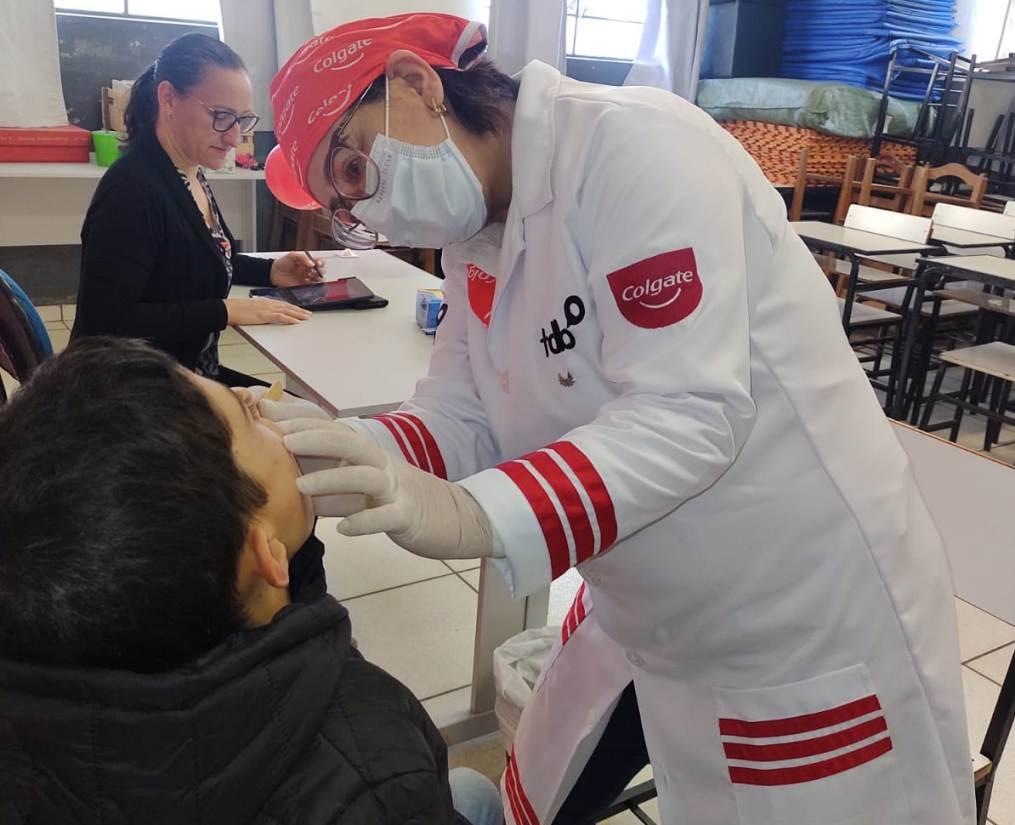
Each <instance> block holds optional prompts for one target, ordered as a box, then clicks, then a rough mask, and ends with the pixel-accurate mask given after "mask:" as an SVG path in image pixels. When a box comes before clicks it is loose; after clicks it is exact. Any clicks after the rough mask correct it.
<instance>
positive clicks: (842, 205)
mask: <svg viewBox="0 0 1015 825" xmlns="http://www.w3.org/2000/svg"><path fill="white" fill-rule="evenodd" d="M851 160H855V165H854V166H853V167H851V168H850V167H847V171H846V177H845V179H844V180H843V183H842V189H841V190H840V192H839V203H838V207H837V208H836V223H842V222H843V221H844V220H845V218H846V212H847V210H848V209H849V206H850V204H853V203H858V204H860V205H861V206H872V205H873V206H877V207H879V208H881V209H892V210H894V211H896V212H901V211H904V210H906V209H908V208H909V202H910V200H911V199H912V196H913V188H912V183H913V174H914V173H913V167H912V165H911V164H907V163H904V162H902V161H899V160H898V159H896V158H888V157H885V158H867V159H866V161H864V162H863V163H861V162H860V159H859V158H854V159H851ZM879 172H880V173H881V174H882V175H893V176H894V179H889V180H885V179H884V178H883V177H882V178H881V179H878V177H877V175H878V173H879Z"/></svg>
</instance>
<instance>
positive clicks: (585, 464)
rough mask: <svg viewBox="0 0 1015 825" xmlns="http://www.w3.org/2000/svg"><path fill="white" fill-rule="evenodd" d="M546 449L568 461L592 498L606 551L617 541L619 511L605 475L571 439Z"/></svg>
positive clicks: (603, 550) (600, 535)
mask: <svg viewBox="0 0 1015 825" xmlns="http://www.w3.org/2000/svg"><path fill="white" fill-rule="evenodd" d="M546 449H548V450H553V451H554V452H555V453H557V455H559V456H560V457H561V458H563V459H564V461H566V462H567V464H568V466H569V467H570V468H571V470H572V471H573V472H574V474H575V475H576V476H577V477H578V480H579V481H580V482H581V484H582V486H583V487H584V488H585V492H586V493H588V496H589V498H590V499H591V500H592V509H593V510H595V513H596V520H597V521H598V522H599V538H600V541H599V552H600V553H605V552H606V551H607V550H609V549H610V547H612V546H613V544H614V543H615V542H616V541H617V513H616V511H615V510H614V507H613V499H612V498H611V496H610V491H609V490H607V489H606V483H605V482H604V481H603V477H602V476H601V475H599V471H598V470H597V469H596V468H595V467H594V466H593V465H592V462H591V461H589V458H588V456H587V455H585V453H583V452H582V451H581V450H579V449H578V448H577V447H576V446H575V445H574V444H572V443H571V442H570V441H558V442H557V443H556V444H551V445H550V446H549V447H547V448H546Z"/></svg>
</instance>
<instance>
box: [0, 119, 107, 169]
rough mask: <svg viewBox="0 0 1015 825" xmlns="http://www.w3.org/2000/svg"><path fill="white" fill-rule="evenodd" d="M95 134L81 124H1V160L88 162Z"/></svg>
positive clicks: (19, 161) (18, 161) (7, 161)
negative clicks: (36, 126) (41, 126)
mask: <svg viewBox="0 0 1015 825" xmlns="http://www.w3.org/2000/svg"><path fill="white" fill-rule="evenodd" d="M91 148H92V133H91V132H89V131H88V130H87V129H82V128H81V127H80V126H52V127H49V128H45V129H14V128H8V127H0V163H88V152H89V151H90V150H91Z"/></svg>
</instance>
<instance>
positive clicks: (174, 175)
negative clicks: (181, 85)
mask: <svg viewBox="0 0 1015 825" xmlns="http://www.w3.org/2000/svg"><path fill="white" fill-rule="evenodd" d="M137 149H138V150H139V151H140V152H141V153H142V154H143V155H144V157H145V159H146V160H147V161H148V162H149V163H151V164H152V169H153V170H154V171H155V172H156V173H157V174H158V176H159V178H160V179H161V180H162V182H163V183H164V184H165V185H166V188H167V189H168V191H169V193H170V195H171V197H172V200H173V201H174V202H175V204H176V206H177V207H178V208H179V209H181V210H182V211H183V214H184V215H185V216H186V218H187V223H189V224H190V227H191V229H193V230H194V233H195V234H196V236H197V238H198V239H199V240H200V241H201V242H202V243H203V244H204V245H205V246H206V247H207V248H208V249H209V250H210V251H211V252H212V253H213V254H214V257H215V262H216V264H218V266H219V268H220V269H221V270H222V275H223V276H225V275H226V272H225V267H224V265H223V264H222V258H221V253H220V250H219V248H218V245H217V244H216V243H215V239H214V238H212V236H211V232H209V231H208V226H207V224H205V222H204V215H202V214H201V210H200V209H198V208H197V204H196V203H195V201H194V197H193V195H191V194H190V191H189V190H188V189H187V184H186V183H184V182H183V178H182V177H181V176H180V172H179V170H178V169H177V168H176V166H174V165H173V161H172V160H171V159H170V157H169V155H168V154H167V153H166V150H165V149H163V148H162V144H161V143H159V140H158V138H157V137H156V136H155V135H154V134H151V135H146V136H145V137H143V138H141V140H140V141H139V142H138V145H137ZM211 208H212V209H215V210H217V209H218V207H217V205H216V204H214V203H212V205H211ZM218 217H219V221H220V223H221V225H222V231H223V232H224V233H225V235H226V237H227V238H228V239H229V243H230V244H235V241H234V240H233V236H232V233H231V232H230V231H229V228H228V227H227V226H226V223H225V219H224V218H223V217H222V213H221V212H219V213H218Z"/></svg>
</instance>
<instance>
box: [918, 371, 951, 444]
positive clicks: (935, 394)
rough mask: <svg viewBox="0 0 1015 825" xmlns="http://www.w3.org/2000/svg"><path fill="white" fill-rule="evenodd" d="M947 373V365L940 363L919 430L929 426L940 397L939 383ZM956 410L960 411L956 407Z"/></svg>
mask: <svg viewBox="0 0 1015 825" xmlns="http://www.w3.org/2000/svg"><path fill="white" fill-rule="evenodd" d="M947 371H948V365H947V364H945V363H943V362H942V363H941V364H939V365H938V368H937V374H936V375H935V376H934V384H933V386H932V387H931V390H930V397H928V398H927V403H926V405H925V406H924V408H923V417H922V418H921V419H920V429H921V430H926V429H927V428H928V427H929V426H930V419H931V416H932V415H934V406H935V405H936V404H937V401H938V399H939V398H940V397H941V382H942V381H944V379H945V373H946V372H947ZM956 409H960V408H959V407H956ZM952 440H953V441H954V439H952Z"/></svg>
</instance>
